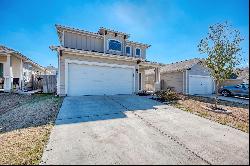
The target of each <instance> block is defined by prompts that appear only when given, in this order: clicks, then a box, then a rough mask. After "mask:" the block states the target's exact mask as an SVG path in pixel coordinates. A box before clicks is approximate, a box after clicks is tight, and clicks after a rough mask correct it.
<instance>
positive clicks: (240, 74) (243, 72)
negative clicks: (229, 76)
mask: <svg viewBox="0 0 250 166" xmlns="http://www.w3.org/2000/svg"><path fill="white" fill-rule="evenodd" d="M236 73H237V79H242V80H243V82H245V83H249V67H244V68H238V69H236Z"/></svg>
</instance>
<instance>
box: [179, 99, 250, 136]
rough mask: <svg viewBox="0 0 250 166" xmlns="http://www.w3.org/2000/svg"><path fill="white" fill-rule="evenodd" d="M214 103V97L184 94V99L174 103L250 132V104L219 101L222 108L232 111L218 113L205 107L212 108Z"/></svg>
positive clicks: (184, 108)
mask: <svg viewBox="0 0 250 166" xmlns="http://www.w3.org/2000/svg"><path fill="white" fill-rule="evenodd" d="M213 105H214V100H213V99H210V98H205V97H196V96H195V97H194V96H183V97H182V100H178V101H177V103H175V104H174V106H176V107H178V108H180V109H182V110H185V111H188V112H191V113H194V114H196V115H199V116H202V117H204V118H207V119H210V120H213V121H216V122H218V123H221V124H223V125H228V126H231V127H234V128H237V129H239V130H242V131H244V132H247V133H249V106H248V105H244V104H239V103H234V102H228V101H219V103H218V106H219V107H220V108H221V109H224V110H228V111H230V112H232V113H231V114H223V113H217V112H213V111H209V110H208V109H205V107H210V108H211V107H212V106H213Z"/></svg>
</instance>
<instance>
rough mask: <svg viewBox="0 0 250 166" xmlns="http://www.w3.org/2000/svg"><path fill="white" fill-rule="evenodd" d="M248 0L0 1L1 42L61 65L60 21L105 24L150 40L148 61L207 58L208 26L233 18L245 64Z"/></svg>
mask: <svg viewBox="0 0 250 166" xmlns="http://www.w3.org/2000/svg"><path fill="white" fill-rule="evenodd" d="M248 6H249V1H248V0H206V1H205V0H130V1H129V0H0V19H1V23H0V44H1V45H5V46H7V47H10V48H13V49H15V50H17V51H19V52H21V53H22V54H23V55H25V56H27V57H29V58H31V59H32V60H34V61H35V62H37V63H39V64H40V65H42V66H48V65H50V64H51V65H53V66H56V67H57V54H56V53H55V52H52V51H51V50H50V49H49V46H51V45H59V40H58V36H57V33H56V29H55V24H61V25H65V26H70V27H74V28H79V29H83V30H87V31H91V32H97V31H98V29H99V28H100V27H106V28H109V29H114V30H116V31H120V32H125V33H129V34H130V38H129V40H132V41H136V42H142V43H146V44H150V45H151V47H150V48H149V49H148V50H147V60H150V61H155V62H160V63H172V62H177V61H182V60H186V59H192V58H206V57H207V55H205V54H200V53H199V52H198V49H197V45H198V43H199V41H200V40H201V39H202V38H204V37H205V36H206V34H207V32H208V27H209V26H210V25H213V24H215V23H218V22H225V21H228V22H229V23H230V24H232V26H233V27H234V28H236V29H238V30H239V31H240V32H241V35H242V37H243V38H244V39H245V40H244V41H243V42H242V45H241V46H242V49H243V50H242V51H243V54H242V59H243V60H242V63H241V66H242V67H243V66H248V65H249V64H248V61H249V7H248Z"/></svg>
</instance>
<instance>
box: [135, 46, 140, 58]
mask: <svg viewBox="0 0 250 166" xmlns="http://www.w3.org/2000/svg"><path fill="white" fill-rule="evenodd" d="M136 49H139V50H140V55H136ZM135 57H141V48H139V47H135Z"/></svg>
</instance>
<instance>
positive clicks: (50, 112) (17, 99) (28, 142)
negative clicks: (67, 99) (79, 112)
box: [0, 94, 63, 164]
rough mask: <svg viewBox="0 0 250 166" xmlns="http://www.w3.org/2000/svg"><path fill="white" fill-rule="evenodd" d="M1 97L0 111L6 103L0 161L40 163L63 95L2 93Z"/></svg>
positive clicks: (0, 127)
mask: <svg viewBox="0 0 250 166" xmlns="http://www.w3.org/2000/svg"><path fill="white" fill-rule="evenodd" d="M1 99H5V100H6V101H7V102H6V103H5V102H3V100H1ZM0 100H1V101H2V102H1V103H0V108H2V110H3V108H6V107H7V106H9V107H8V110H7V111H6V110H4V111H3V112H2V114H1V116H0V142H1V144H0V164H39V161H40V158H41V156H42V152H43V149H44V146H45V145H46V143H47V140H48V138H49V134H50V131H51V129H52V127H53V124H54V121H55V119H56V116H57V113H58V111H59V109H60V106H61V103H62V101H63V98H61V97H56V96H53V95H44V94H37V95H17V94H1V95H0ZM11 100H12V102H11ZM16 103H18V104H17V105H16V106H14V105H15V104H16Z"/></svg>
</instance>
